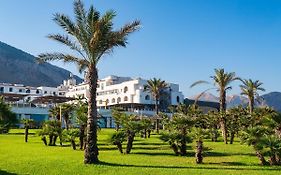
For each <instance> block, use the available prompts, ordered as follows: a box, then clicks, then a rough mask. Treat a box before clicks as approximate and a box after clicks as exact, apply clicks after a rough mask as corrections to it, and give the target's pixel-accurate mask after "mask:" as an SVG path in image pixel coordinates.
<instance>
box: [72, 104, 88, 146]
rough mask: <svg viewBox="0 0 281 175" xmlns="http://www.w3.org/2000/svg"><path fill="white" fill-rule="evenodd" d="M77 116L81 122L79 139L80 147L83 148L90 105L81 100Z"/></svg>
mask: <svg viewBox="0 0 281 175" xmlns="http://www.w3.org/2000/svg"><path fill="white" fill-rule="evenodd" d="M75 116H76V120H77V123H78V124H79V141H80V149H81V150H83V149H84V148H85V144H84V143H85V142H84V141H85V137H86V135H85V132H86V127H87V119H88V117H87V116H88V107H87V104H86V103H83V102H82V101H79V102H78V104H77V105H76V108H75Z"/></svg>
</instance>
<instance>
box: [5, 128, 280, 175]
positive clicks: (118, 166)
mask: <svg viewBox="0 0 281 175" xmlns="http://www.w3.org/2000/svg"><path fill="white" fill-rule="evenodd" d="M23 132H24V131H23V130H12V131H11V132H10V134H7V135H0V174H1V175H2V174H4V175H5V174H96V175H97V174H103V175H112V174H114V175H118V174H126V175H130V174H144V175H149V174H151V175H157V174H161V175H162V174H163V175H168V174H171V175H175V174H204V175H208V174H222V173H225V174H229V175H232V174H235V175H236V174H251V175H252V174H255V175H259V174H262V175H265V174H278V173H279V172H280V170H281V168H280V167H262V166H259V165H258V159H257V158H256V157H255V155H254V152H253V150H252V148H251V147H247V146H244V145H240V144H239V143H238V142H235V143H234V145H224V144H223V143H221V142H220V143H213V142H208V141H206V142H205V146H207V147H209V148H211V149H212V150H211V151H209V152H207V153H206V155H205V158H204V164H203V165H196V164H195V159H194V153H193V152H194V151H193V150H192V146H191V145H192V144H191V145H189V148H190V149H189V156H187V157H180V156H174V154H173V152H172V150H171V149H170V148H169V145H167V144H165V143H163V142H161V141H160V140H159V139H158V136H155V135H153V136H152V138H150V139H141V138H139V137H137V138H136V142H135V144H134V149H133V151H132V154H130V155H122V154H120V153H119V152H118V151H117V149H116V148H115V146H113V145H110V144H109V143H108V141H107V140H108V137H109V135H110V133H112V132H113V130H110V129H104V130H102V131H101V132H100V133H99V148H100V156H99V158H100V160H101V164H99V165H84V164H83V152H82V151H80V150H77V151H74V150H72V149H71V147H69V146H65V147H60V146H56V147H47V146H44V145H43V143H42V141H41V140H40V138H39V137H38V136H36V135H34V134H33V135H31V136H30V137H29V142H28V143H24V136H23ZM31 132H32V133H35V132H36V131H35V130H31Z"/></svg>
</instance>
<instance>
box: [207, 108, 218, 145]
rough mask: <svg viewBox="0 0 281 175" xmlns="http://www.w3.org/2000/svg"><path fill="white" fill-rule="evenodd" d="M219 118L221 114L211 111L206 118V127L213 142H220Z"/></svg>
mask: <svg viewBox="0 0 281 175" xmlns="http://www.w3.org/2000/svg"><path fill="white" fill-rule="evenodd" d="M219 117H220V114H219V113H218V112H216V111H209V112H208V114H207V117H206V123H205V124H206V126H207V128H208V129H209V131H210V133H209V134H210V137H211V139H212V141H213V142H217V141H218V137H219V126H218V125H219Z"/></svg>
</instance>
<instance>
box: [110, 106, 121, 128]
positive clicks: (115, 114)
mask: <svg viewBox="0 0 281 175" xmlns="http://www.w3.org/2000/svg"><path fill="white" fill-rule="evenodd" d="M123 111H124V110H123V109H122V108H113V109H112V117H113V119H114V121H115V129H116V131H118V130H119V129H120V125H121V123H122V114H123Z"/></svg>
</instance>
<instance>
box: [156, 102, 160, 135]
mask: <svg viewBox="0 0 281 175" xmlns="http://www.w3.org/2000/svg"><path fill="white" fill-rule="evenodd" d="M158 104H159V100H158V99H156V103H155V111H156V117H157V118H156V133H157V134H159V119H158V114H159V107H158Z"/></svg>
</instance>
